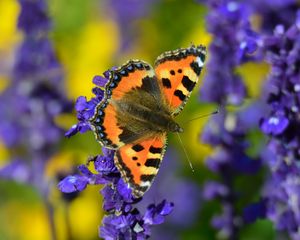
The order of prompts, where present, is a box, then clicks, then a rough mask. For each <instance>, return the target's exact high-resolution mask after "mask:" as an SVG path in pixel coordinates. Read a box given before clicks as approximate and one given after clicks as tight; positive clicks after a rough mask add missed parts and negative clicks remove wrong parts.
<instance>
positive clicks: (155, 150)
mask: <svg viewBox="0 0 300 240" xmlns="http://www.w3.org/2000/svg"><path fill="white" fill-rule="evenodd" d="M149 151H150V152H151V153H153V154H155V153H161V151H162V148H156V147H153V146H151V147H150V148H149Z"/></svg>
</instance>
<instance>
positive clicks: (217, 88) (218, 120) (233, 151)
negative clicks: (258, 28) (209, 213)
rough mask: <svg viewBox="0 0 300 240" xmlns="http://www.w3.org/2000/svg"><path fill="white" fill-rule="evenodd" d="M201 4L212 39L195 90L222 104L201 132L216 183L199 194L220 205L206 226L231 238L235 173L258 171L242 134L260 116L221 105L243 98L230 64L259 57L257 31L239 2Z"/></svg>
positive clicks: (237, 220) (234, 233) (238, 222)
mask: <svg viewBox="0 0 300 240" xmlns="http://www.w3.org/2000/svg"><path fill="white" fill-rule="evenodd" d="M206 3H207V5H208V7H209V12H208V16H207V29H208V31H209V32H210V33H211V34H212V35H213V41H212V43H211V45H210V47H209V49H210V61H209V63H208V66H207V75H206V77H205V79H204V83H203V87H202V89H201V90H200V91H201V92H200V93H201V99H202V100H204V101H207V102H212V103H215V104H218V105H221V106H222V107H221V110H220V112H219V114H217V115H215V116H213V117H211V119H210V121H208V124H207V125H206V127H205V128H204V130H203V133H202V141H203V142H204V143H206V144H210V145H211V146H213V147H214V148H215V150H214V153H213V154H212V155H210V156H209V157H208V158H207V159H206V166H207V167H208V168H209V169H210V170H211V171H213V172H214V173H215V174H218V175H219V177H220V182H216V181H207V182H206V183H205V185H204V190H203V195H204V198H205V199H206V200H213V199H217V200H219V201H220V202H221V204H222V213H221V214H218V215H215V216H214V217H213V219H212V222H211V224H212V226H213V227H214V228H215V229H218V230H219V235H220V236H222V237H223V238H226V239H227V238H228V239H236V238H237V237H238V232H239V230H240V228H241V227H242V226H243V221H242V216H241V215H240V214H239V212H238V208H237V204H238V201H239V198H240V196H242V194H243V193H241V192H240V191H238V190H237V189H236V188H235V179H237V178H238V177H239V176H240V175H241V174H247V175H250V176H251V177H252V176H253V175H255V174H256V173H257V172H258V171H259V170H260V167H261V161H260V160H259V158H258V157H252V156H249V154H248V153H247V151H248V149H249V146H250V143H249V141H248V140H247V134H248V132H249V130H250V129H252V128H253V126H255V125H256V124H258V122H259V116H260V115H257V114H255V115H254V117H253V118H251V117H250V116H251V115H252V113H253V107H249V108H247V109H245V110H242V111H235V112H233V111H232V112H230V111H228V110H227V109H226V105H241V104H242V103H243V101H244V98H245V96H246V92H247V90H246V87H245V85H244V83H243V81H242V78H241V76H239V75H238V74H237V73H236V71H235V69H236V67H238V66H239V65H241V64H243V63H245V62H247V61H256V60H259V58H260V56H259V55H255V54H254V53H255V51H256V50H257V49H258V47H259V42H260V41H261V36H260V35H258V34H257V33H255V32H254V31H253V30H252V29H251V25H250V23H249V17H250V13H251V12H250V9H249V7H248V5H246V4H245V3H243V2H238V1H229V0H228V1H227V0H209V1H206ZM250 106H251V105H250ZM257 110H261V108H260V107H259V108H256V109H255V111H257ZM250 114H251V115H250Z"/></svg>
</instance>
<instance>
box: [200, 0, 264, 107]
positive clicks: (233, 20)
mask: <svg viewBox="0 0 300 240" xmlns="http://www.w3.org/2000/svg"><path fill="white" fill-rule="evenodd" d="M206 3H207V5H208V7H209V13H208V15H207V23H208V24H207V30H208V32H210V33H211V34H212V35H213V41H212V43H211V45H210V48H209V50H210V60H209V62H208V65H207V75H206V77H205V79H204V83H203V87H202V89H201V90H200V93H201V100H204V101H208V102H216V103H219V104H221V103H229V104H234V105H238V104H240V103H241V102H242V100H243V98H244V97H245V95H246V89H245V86H244V84H243V82H242V79H241V78H240V76H239V75H238V74H236V73H234V70H235V67H237V66H238V65H239V64H241V63H243V62H245V61H248V60H250V59H253V56H252V55H253V52H254V51H255V50H256V49H257V41H258V40H259V37H258V35H257V34H256V33H255V32H254V31H253V30H252V29H251V26H250V23H249V17H250V14H249V10H248V8H247V6H246V5H244V4H243V3H240V2H237V1H229V0H208V1H206Z"/></svg>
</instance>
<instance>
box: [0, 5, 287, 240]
mask: <svg viewBox="0 0 300 240" xmlns="http://www.w3.org/2000/svg"><path fill="white" fill-rule="evenodd" d="M20 10H21V6H20V3H19V2H18V1H17V0H1V1H0V16H1V21H0V91H1V92H2V93H3V92H5V90H6V89H8V88H9V87H11V85H12V84H14V82H13V81H12V78H13V77H12V75H13V74H12V72H13V71H14V66H15V60H16V56H18V51H19V47H20V45H21V43H22V41H23V40H24V32H22V31H21V30H20V29H18V28H17V21H18V17H19V14H20ZM48 11H49V12H48V14H49V18H50V21H51V28H50V30H49V33H48V34H49V35H48V36H49V39H50V41H51V43H52V46H53V49H54V52H55V55H56V56H57V59H58V62H59V63H60V64H61V66H62V72H63V73H62V75H63V79H62V81H63V84H62V85H61V86H60V87H61V91H62V92H63V94H64V95H65V96H66V98H67V99H68V100H69V101H71V102H72V103H73V104H74V103H75V101H76V98H77V97H79V96H87V97H88V98H90V97H91V96H92V92H91V89H92V88H93V84H92V79H93V77H94V76H95V75H101V74H102V73H103V72H104V71H105V70H107V69H109V68H111V67H112V66H118V65H121V64H123V63H124V62H126V61H127V60H128V59H142V60H145V61H147V62H149V63H154V61H155V59H156V57H157V56H158V55H159V54H161V53H162V52H164V51H167V50H173V49H177V48H180V47H188V46H189V45H190V44H191V43H194V44H203V45H206V46H209V44H210V43H211V41H212V36H211V35H210V34H209V33H208V32H207V30H206V15H207V14H208V9H207V7H206V6H205V5H204V4H203V3H201V2H199V1H198V2H197V1H192V0H188V1H181V0H151V1H146V0H124V1H123V0H106V1H105V0H84V1H81V0H72V1H69V0H49V1H48ZM249 20H251V22H252V23H253V24H254V25H256V26H259V18H257V17H256V16H251V19H249ZM209 58H210V53H208V59H209ZM220 67H222V66H220ZM235 71H236V72H238V73H240V74H241V76H242V77H243V79H244V82H245V85H246V87H247V88H248V95H247V98H246V99H245V104H244V105H243V106H242V107H231V109H229V110H230V111H235V110H236V109H237V108H243V107H245V106H247V105H249V103H251V102H254V100H255V99H258V97H259V96H260V92H261V89H262V85H263V83H264V81H265V79H266V77H267V74H268V72H269V67H268V65H267V64H266V63H261V62H260V63H253V62H252V63H246V64H243V65H241V66H239V67H237V68H236V70H235ZM46 74H47V72H46ZM205 76H206V69H205V68H204V71H203V72H202V75H201V77H200V81H199V82H200V83H199V84H198V86H197V88H196V89H195V90H194V91H193V93H192V96H191V99H190V100H189V102H188V104H187V105H186V107H185V109H184V111H183V112H182V114H180V116H179V117H178V122H179V123H182V124H183V123H184V125H183V127H184V130H185V132H184V133H183V134H182V136H181V137H182V140H183V143H184V145H185V147H186V148H187V152H188V155H189V158H190V159H191V161H192V163H193V165H194V168H195V171H194V172H192V171H191V169H190V167H189V164H188V162H187V157H186V156H185V154H184V151H183V148H182V146H181V145H180V142H179V140H178V139H177V137H176V136H175V135H174V136H173V135H172V134H170V136H169V146H168V149H167V153H166V156H165V158H164V161H163V163H162V167H161V170H160V172H159V175H158V177H157V179H156V180H155V183H154V184H153V186H152V188H151V190H150V191H149V192H148V193H147V194H146V195H145V197H144V200H143V203H141V204H140V205H141V206H140V208H141V209H143V208H145V206H147V204H148V203H152V202H159V201H161V200H162V199H167V200H169V201H173V202H174V203H175V208H174V211H173V213H172V214H171V215H170V216H168V217H167V218H166V222H165V223H164V224H162V225H160V226H156V227H154V228H153V233H152V239H195V240H196V239H226V238H227V237H226V236H227V235H226V233H224V232H223V233H222V232H220V231H217V230H215V229H214V228H213V227H212V226H211V220H212V218H213V216H214V215H216V214H219V213H220V212H221V205H222V203H221V204H220V201H218V200H214V201H205V200H204V199H203V197H202V190H203V183H204V182H205V181H207V180H210V179H219V177H218V176H217V174H214V173H212V172H211V171H210V170H208V168H207V167H206V166H205V164H204V162H205V159H206V158H207V157H208V156H209V155H210V154H211V153H213V151H214V149H213V148H212V147H210V146H209V145H208V144H205V143H203V142H202V141H201V137H200V136H201V133H202V132H203V127H204V125H205V124H206V123H207V122H208V121H210V118H209V117H208V118H201V119H197V120H195V121H190V122H187V121H188V120H190V119H193V118H195V117H198V116H200V115H203V114H207V113H210V112H212V111H214V110H215V109H216V108H218V107H219V106H218V105H217V104H208V103H203V102H201V101H200V92H199V89H201V86H202V82H203V78H205ZM4 101H5V100H4ZM7 103H8V102H7ZM0 111H2V109H0ZM10 111H11V113H12V116H14V118H15V119H19V120H21V119H22V118H23V116H22V115H19V114H17V113H18V111H15V109H14V108H13V107H11V108H10ZM14 113H16V115H14ZM1 116H2V115H1ZM37 117H38V116H37ZM249 118H251V115H249ZM54 122H55V124H56V125H57V126H59V127H60V128H61V129H63V131H61V133H60V139H59V141H58V145H57V146H56V147H55V151H53V152H51V155H49V158H48V159H47V161H46V163H45V168H44V172H43V177H44V178H45V179H47V182H48V185H47V186H48V188H47V199H46V200H45V197H44V196H43V194H41V191H40V190H39V189H38V188H37V187H36V186H35V185H34V184H27V183H25V182H24V181H21V180H22V179H18V178H14V180H9V179H3V180H1V181H0V239H1V240H2V239H3V240H14V239H19V240H36V239H43V240H50V239H53V238H52V237H51V236H52V233H51V232H52V231H53V228H51V223H52V224H54V229H55V231H56V237H57V239H58V240H64V239H73V240H80V239H85V240H92V239H98V238H99V237H98V226H99V225H100V224H101V219H102V217H103V215H104V214H105V213H104V212H103V210H102V197H101V195H100V194H99V190H100V189H101V187H99V186H89V187H88V188H87V189H86V190H85V191H83V192H81V193H80V194H73V195H72V196H71V195H68V196H66V195H63V194H61V193H60V192H59V190H58V188H57V186H56V185H57V183H58V182H59V180H61V178H62V177H64V176H66V175H68V174H71V173H73V172H74V171H76V170H75V169H76V166H77V165H78V164H82V163H85V162H86V161H87V159H88V157H89V156H93V155H96V154H100V153H101V147H100V145H99V144H98V143H97V142H96V141H95V139H94V136H93V134H92V133H91V132H88V133H85V134H77V135H76V136H74V137H72V138H71V139H67V138H65V137H64V131H67V130H68V129H69V128H70V127H71V126H72V125H73V124H75V123H76V122H77V120H76V113H75V111H74V110H73V111H72V112H68V113H63V114H59V115H57V116H55V118H54ZM185 122H187V123H185ZM20 134H21V133H20ZM246 138H247V139H248V140H249V142H250V143H251V146H252V148H251V149H252V150H249V151H250V152H251V151H252V153H250V155H251V154H252V155H255V152H256V151H257V149H259V146H261V145H262V144H264V143H265V142H266V139H265V138H264V137H263V136H262V134H261V133H259V132H258V131H257V130H253V131H252V132H251V133H250V134H248V135H247V137H246ZM15 154H16V150H15V149H12V148H9V147H7V146H6V145H5V143H4V141H2V140H1V139H0V166H6V165H7V164H9V163H10V161H11V160H12V159H13V158H14V156H15ZM47 156H48V155H47ZM20 171H21V170H20ZM14 174H20V172H17V173H14ZM265 176H266V170H265V169H264V168H262V169H261V170H260V171H259V172H258V173H256V174H255V175H243V174H241V175H240V176H237V177H236V179H235V185H236V187H237V188H238V189H241V190H245V189H247V191H246V193H244V195H243V196H242V197H241V198H240V199H241V200H240V201H239V202H238V203H237V209H238V211H240V212H242V208H243V206H245V205H247V203H251V202H252V201H256V200H258V199H259V197H260V195H259V194H260V193H259V191H260V188H261V185H262V182H263V181H264V179H265ZM244 192H245V191H244ZM49 204H50V205H51V207H50V209H49ZM49 215H51V216H52V217H51V218H52V220H50V221H49ZM51 229H52V230H51ZM280 236H281V235H280V234H276V233H275V230H274V226H273V225H272V223H271V222H270V221H269V220H258V221H256V222H255V223H252V224H248V225H245V226H243V227H242V228H241V230H240V231H239V238H238V239H249V240H250V239H280ZM286 237H287V236H286V235H282V239H287V238H286Z"/></svg>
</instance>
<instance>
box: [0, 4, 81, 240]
mask: <svg viewBox="0 0 300 240" xmlns="http://www.w3.org/2000/svg"><path fill="white" fill-rule="evenodd" d="M19 3H20V6H21V9H20V15H19V19H18V28H19V29H20V30H21V31H22V32H23V33H24V34H23V41H22V42H21V44H20V46H19V48H18V49H17V51H16V57H15V63H14V68H13V71H12V80H11V82H10V84H9V86H8V87H7V88H6V89H5V90H4V91H3V92H2V93H1V95H0V109H1V112H0V137H1V139H2V141H3V143H4V144H5V145H6V147H7V148H8V150H9V151H10V153H11V158H12V159H11V162H9V163H8V164H7V165H6V166H4V167H3V168H1V169H0V178H2V179H9V180H14V181H19V182H23V183H26V184H30V185H32V186H34V187H35V188H36V189H37V190H38V192H39V193H40V195H41V197H42V199H43V201H44V203H45V205H46V208H47V211H48V216H49V223H50V229H51V233H52V238H53V239H56V232H55V227H54V225H55V224H54V217H53V207H52V204H51V203H50V201H49V198H48V197H49V196H48V193H49V189H50V187H51V185H52V181H53V179H49V178H45V168H46V164H47V161H48V160H49V159H50V157H51V156H52V155H53V153H54V152H55V151H56V150H57V145H58V142H59V141H60V140H61V138H62V134H63V131H62V129H61V128H60V127H58V126H57V124H56V123H55V118H56V117H57V116H58V115H60V114H62V113H67V112H70V111H71V103H70V102H69V101H68V100H67V98H66V96H65V95H64V88H63V82H62V80H63V75H62V69H61V66H60V64H59V62H58V61H57V58H56V56H55V52H54V49H53V47H52V44H51V42H50V41H49V39H48V32H49V30H50V25H51V23H50V19H49V18H48V15H47V11H48V9H47V4H46V1H44V0H19ZM16 159H17V160H16ZM69 187H70V185H69ZM77 187H82V184H79V185H78V186H77Z"/></svg>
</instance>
